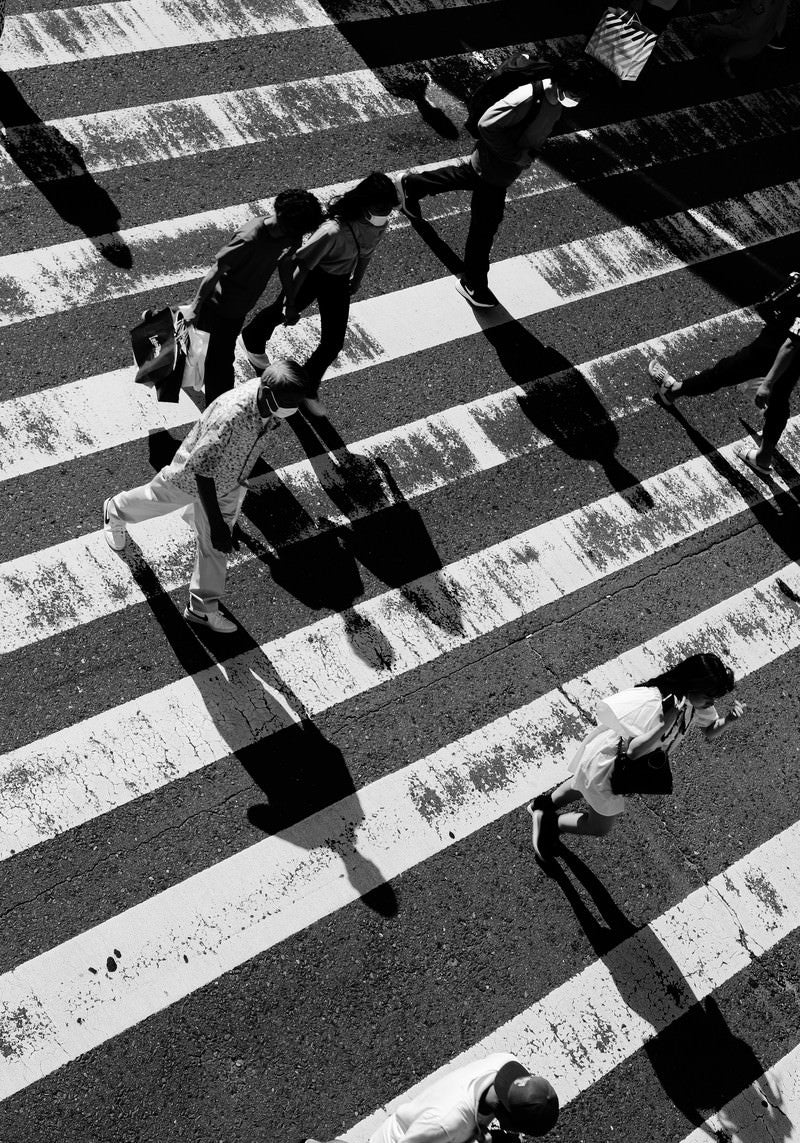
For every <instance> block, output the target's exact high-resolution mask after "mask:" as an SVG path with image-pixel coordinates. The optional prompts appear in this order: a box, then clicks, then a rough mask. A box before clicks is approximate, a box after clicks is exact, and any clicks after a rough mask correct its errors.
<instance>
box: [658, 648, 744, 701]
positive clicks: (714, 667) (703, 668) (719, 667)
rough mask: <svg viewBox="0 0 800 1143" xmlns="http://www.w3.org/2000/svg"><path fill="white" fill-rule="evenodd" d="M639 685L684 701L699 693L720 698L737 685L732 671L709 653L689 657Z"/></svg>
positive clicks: (716, 656)
mask: <svg viewBox="0 0 800 1143" xmlns="http://www.w3.org/2000/svg"><path fill="white" fill-rule="evenodd" d="M638 685H639V686H640V687H658V689H659V690H660V691H661V694H662V696H666V695H675V696H676V698H684V697H685V696H686V695H687V694H688V693H689V692H690V691H700V692H701V694H705V695H710V696H711V697H712V698H721V697H722V695H726V694H728V693H729V692H730V691H732V690H733V688H734V686H735V685H736V683H735V680H734V677H733V671H732V670H731V669H730V667H728V666H726V665H725V663H723V661H722V659H720V657H719V655H714V654H712V653H708V654H700V655H689V656H688V658H686V659H682V660H681V661H680V663H676V664H675V666H674V667H670V668H669V670H667V671H663V672H662V673H661V674H660V675H656V676H655V678H652V679H647V681H646V682H644V683H639V684H638Z"/></svg>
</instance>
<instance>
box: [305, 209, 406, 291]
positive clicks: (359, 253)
mask: <svg viewBox="0 0 800 1143" xmlns="http://www.w3.org/2000/svg"><path fill="white" fill-rule="evenodd" d="M388 226H389V224H388V222H385V223H384V224H383V226H373V225H372V224H371V223H369V222H362V221H361V219H358V218H356V219H354V220H353V221H352V222H339V220H338V219H336V218H329V219H328V220H327V221H326V222H323V224H322V226H320V227H318V228H317V229H316V230H315V231H314V233H313V234H312V235H311V236H310V237H309V238H308V239H307V240H306V241H305V242H304V243H303V245H302V246H301V247H300V249H299V250H298V251H297V253H296V254H295V261H296V262H297V264H298V266H302V267H303V269H304V270H313V269H314V268H315V267H316V266H318V267H319V268H320V270H324V271H325V273H326V274H334V275H336V276H337V277H339V276H341V277H347V278H349V277H351V276H352V275H353V274H354V273H355V271H356V267H357V266H358V264H359V263H362V265H363V263H365V262H368V261H369V259H370V258H371V257H372V255H373V254H374V253H375V251H376V249H377V247H378V243H379V242H380V240H381V239H382V238H383V236H384V234H385V233H386V230H387V229H388Z"/></svg>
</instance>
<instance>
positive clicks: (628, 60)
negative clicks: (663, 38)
mask: <svg viewBox="0 0 800 1143" xmlns="http://www.w3.org/2000/svg"><path fill="white" fill-rule="evenodd" d="M657 38H658V37H657V36H656V34H655V32H651V31H650V29H649V28H646V27H645V26H644V24H643V23H642V22H641V20H640V19H639V17H638V16H637V15H636V14H635V13H634V12H628V11H626V9H625V8H606V10H605V12H604V13H603V15H602V16H601V17H600V22H599V24H598V25H597V27H596V28H595V30H594V31H593V32H592V35H591V37H590V38H589V42H588V44H587V45H586V49H585V50H586V54H587V55H590V56H592V58H593V59H596V60H597V62H598V63H601V64H602V65H603V67H606V68H608V70H609V71H611V72H613V73H614V75H616V76H617V77H618V78H619V79H625V80H633V79H636V78H637V77H638V76H639V74H640V72H641V70H642V68H643V67H644V65H645V64H646V63H647V61H648V59H649V58H650V53H651V52H652V50H653V48H654V47H655V44H656V39H657Z"/></svg>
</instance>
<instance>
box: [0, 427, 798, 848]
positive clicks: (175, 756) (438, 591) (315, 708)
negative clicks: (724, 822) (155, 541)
mask: <svg viewBox="0 0 800 1143" xmlns="http://www.w3.org/2000/svg"><path fill="white" fill-rule="evenodd" d="M786 440H787V445H788V446H791V448H790V449H789V452H788V453H787V455H788V456H789V459H790V462H791V463H793V464H795V466H797V465H798V464H800V418H795V420H794V421H793V422H791V424H790V428H789V430H788V431H787V438H786ZM748 472H749V470H748V469H746V468H745V467H744V466H743V465H742V463H741V461H739V460H738V459H736V458H734V446H730V445H729V446H727V447H726V448H724V449H722V450H720V453H719V454H718V458H717V460H716V463H715V465H712V464H710V463H709V461H708V460H707V459H706V458H705V457H698V458H696V459H694V460H692V461H690V462H688V463H687V464H684V465H681V466H678V467H676V468H674V469H671V470H669V471H668V472H666V473H662V474H661V475H659V476H656V477H654V478H652V479H651V480H649V481H646V482H645V483H644V484H643V485H642V486H641V491H640V492H638V493H636V494H635V495H633V496H622V495H620V494H614V495H612V496H608V497H605V498H604V499H603V500H600V501H597V502H595V503H594V504H590V505H588V506H585V507H582V508H579V509H577V510H575V511H574V512H571V513H568V514H567V515H565V516H563V517H560V518H559V519H557V520H555V521H553V522H548V523H546V524H543V525H540V526H539V527H537V528H533V529H531V530H530V531H528V532H524V533H521V534H520V535H518V536H515V537H513V538H512V539H511V540H507V541H503V542H502V543H500V544H497V545H495V546H494V547H493V548H488V549H486V550H484V551H483V552H478V553H476V554H475V555H472V556H469V557H467V558H466V559H464V560H460V561H458V562H457V563H454V564H451V565H449V566H448V567H446V568H445V569H444V570H443V571H442V572H440V573H436V574H434V575H429V576H425V577H423V578H422V579H420V580H417V581H415V582H413V583H411V584H407V585H406V586H405V587H403V588H400V589H397V590H393V591H388V592H385V593H384V594H382V595H379V596H377V597H375V598H373V599H371V600H368V601H367V602H365V603H363V604H361V605H360V606H358V607H355V608H352V609H350V611H348V612H346V613H343V614H334V615H332V616H329V617H328V618H325V619H322V620H319V621H318V622H316V623H313V624H311V625H310V626H307V627H303V628H301V629H299V630H297V631H294V632H291V633H289V634H288V635H284V636H281V637H279V638H277V639H275V640H273V641H271V642H269V643H266V644H264V645H263V646H262V647H260V648H257V649H255V650H253V651H248V652H246V653H245V654H243V655H240V656H237V657H235V658H233V659H231V660H228V661H227V662H226V663H225V665H224V666H221V665H220V666H217V667H213V668H207V669H205V670H203V671H200V672H198V673H197V674H195V675H193V676H190V677H187V678H183V679H180V680H178V681H177V682H174V683H171V684H169V685H168V686H166V687H163V688H161V689H160V690H157V691H154V692H151V693H150V694H147V695H144V696H142V697H141V698H138V699H133V700H131V701H130V702H128V703H125V704H123V705H121V706H119V707H116V708H114V709H112V710H110V711H106V712H103V713H101V714H99V715H96V716H94V717H92V718H89V719H87V720H85V721H84V722H81V723H78V724H76V725H74V726H72V727H69V728H67V729H65V730H61V731H58V732H56V733H54V734H52V735H50V736H48V737H47V738H43V739H39V740H37V741H35V742H33V743H32V744H29V745H26V746H22V747H19V748H18V749H16V750H14V751H12V752H10V753H8V754H6V755H5V756H4V758H3V759H2V762H1V763H0V782H2V786H3V789H4V800H3V803H2V806H0V843H1V844H2V850H0V853H1V854H2V856H3V857H7V856H10V855H11V854H13V853H14V852H19V851H20V850H21V849H23V848H28V847H31V846H33V845H37V844H40V843H41V842H42V841H46V840H47V839H49V838H51V837H53V836H55V835H56V834H58V833H61V832H64V831H66V830H68V829H71V828H74V827H76V826H78V825H80V824H82V823H83V822H86V821H88V820H91V819H92V818H94V817H97V816H99V815H101V814H103V813H107V812H110V811H111V810H113V809H115V808H117V807H118V806H120V805H123V804H125V803H127V802H129V801H131V800H133V799H134V798H136V797H139V796H142V795H143V794H145V793H149V792H152V791H154V790H156V789H159V788H160V787H162V786H164V785H167V784H168V783H170V782H172V781H175V780H177V779H178V778H180V777H182V776H184V775H186V774H189V773H192V772H194V771H196V770H198V769H201V768H202V767H203V766H205V765H208V764H210V763H212V762H214V761H217V760H218V759H220V758H224V757H225V756H226V755H227V754H229V753H232V752H235V751H237V750H241V749H243V748H244V747H245V746H247V745H249V744H251V743H253V742H258V741H260V740H263V739H264V738H266V737H268V736H269V735H270V734H271V733H273V732H275V731H277V730H279V729H281V728H282V727H283V726H286V725H288V724H289V723H290V721H292V720H296V719H297V718H298V717H300V716H305V717H313V716H314V715H317V714H320V713H321V712H323V711H326V710H330V709H331V708H332V707H334V706H336V705H338V704H340V703H343V702H346V701H347V700H349V699H352V698H355V697H356V696H358V695H361V694H364V693H366V692H368V691H370V690H373V689H375V688H378V687H380V686H382V685H383V684H385V683H387V682H390V681H392V680H394V679H397V678H399V677H401V676H402V675H403V674H406V673H408V672H410V671H412V670H415V669H418V668H419V667H421V666H424V665H425V664H427V663H431V662H434V661H435V660H436V659H438V658H439V657H440V656H442V655H445V654H448V653H451V652H453V651H455V650H457V649H459V648H462V647H464V646H466V645H467V644H469V643H470V642H471V641H472V640H474V639H477V638H480V637H481V636H485V635H488V634H490V633H492V632H494V631H497V630H499V629H500V628H501V627H503V626H505V625H506V624H508V623H511V622H513V621H514V620H516V619H519V618H521V617H523V616H525V615H528V614H531V613H532V612H533V611H535V610H537V609H538V608H541V607H544V606H546V605H547V604H549V603H553V602H555V601H556V600H559V599H562V598H563V597H564V596H566V595H569V594H571V593H574V592H576V591H579V590H581V589H582V588H585V587H587V586H589V585H590V584H592V583H596V582H598V581H599V580H601V579H602V578H604V577H605V576H607V575H610V574H612V573H613V572H615V571H619V570H621V569H624V568H626V567H631V566H633V565H635V564H636V563H637V562H638V561H640V560H642V559H646V558H648V557H649V556H652V555H653V554H655V553H656V552H659V551H664V550H665V549H668V548H669V547H671V546H672V545H674V544H676V543H678V542H680V540H682V539H686V538H688V537H690V536H692V535H697V534H699V533H702V532H703V531H704V530H705V529H707V528H709V527H712V526H714V525H715V524H719V523H721V522H723V521H724V520H726V519H729V518H730V517H731V516H733V515H735V514H736V513H737V512H740V511H742V510H743V508H744V507H745V505H746V504H750V503H759V502H763V501H764V497H763V494H761V493H760V492H756V491H754V490H753V489H752V486H751V485H749V483H747V480H746V478H747V473H748ZM742 484H744V485H745V487H747V488H749V489H750V491H749V492H748V493H747V495H746V497H745V496H743V495H742V493H741V492H740V491H739V487H741V485H742ZM159 523H160V522H159ZM122 566H124V565H121V564H119V561H118V560H117V558H116V557H115V556H114V554H113V553H111V552H110V550H109V549H108V548H107V546H106V545H105V542H104V540H103V539H102V538H101V537H99V536H98V537H97V539H96V544H95V549H93V550H92V551H91V552H90V553H88V554H85V555H82V556H81V557H80V558H79V559H77V560H76V562H75V568H74V571H71V572H69V573H67V572H66V571H65V570H64V569H65V567H66V565H65V564H64V565H62V566H61V567H60V568H59V566H58V565H54V568H53V570H52V571H51V573H50V578H51V580H54V581H56V583H57V586H60V585H58V580H59V579H60V580H61V581H62V584H63V583H67V582H69V583H70V584H71V586H70V588H69V591H68V592H67V593H65V595H70V594H71V593H73V592H75V593H77V592H82V593H83V598H82V599H81V600H80V605H81V606H83V607H87V606H88V607H93V608H94V610H95V612H96V604H97V601H98V600H99V599H101V598H102V597H103V593H105V599H106V600H107V601H108V602H107V606H109V607H115V606H119V605H120V601H122V600H124V601H126V602H134V601H135V598H136V597H135V595H134V592H136V593H137V594H138V587H136V585H135V582H134V581H133V580H132V579H131V581H130V583H129V585H124V586H116V585H115V584H113V582H112V577H113V574H114V570H115V567H117V568H120V569H121V567H122ZM92 572H94V573H95V576H94V578H93V577H92ZM98 572H99V574H98ZM48 582H49V581H48V578H47V576H45V575H43V574H41V573H38V574H36V575H34V574H33V573H32V572H28V573H27V574H24V573H22V572H19V573H18V574H17V576H16V578H15V579H14V580H13V581H12V583H11V587H12V591H13V589H16V590H18V591H19V590H21V585H22V584H26V583H30V584H31V585H32V590H33V591H34V592H35V593H36V594H37V599H38V597H39V593H41V592H43V591H44V590H46V589H47V586H48ZM7 583H8V580H7ZM112 586H114V587H115V588H116V591H117V595H116V596H114V595H112V594H111V590H112ZM12 603H13V597H12V599H11V600H10V601H9V602H8V603H5V604H4V605H3V608H4V611H5V613H6V614H8V613H9V611H10V608H11V606H12ZM58 606H60V601H59V604H58ZM58 606H56V607H54V606H53V602H52V600H48V603H47V612H46V617H47V618H48V619H49V618H50V617H51V616H53V615H57V614H58ZM650 673H653V672H650ZM642 677H648V676H647V675H644V676H642Z"/></svg>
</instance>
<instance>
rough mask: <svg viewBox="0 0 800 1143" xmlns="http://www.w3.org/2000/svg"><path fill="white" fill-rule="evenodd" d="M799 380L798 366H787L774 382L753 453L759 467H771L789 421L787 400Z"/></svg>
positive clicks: (799, 371)
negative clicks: (759, 441) (758, 439)
mask: <svg viewBox="0 0 800 1143" xmlns="http://www.w3.org/2000/svg"><path fill="white" fill-rule="evenodd" d="M798 381H800V368H799V367H798V366H797V365H793V366H789V367H788V368H787V370H786V372H785V373H784V374H783V375H782V376H781V377H779V378H778V380H777V381H776V382H775V384H774V386H773V388H772V392H771V393H770V395H769V400H768V401H767V407H766V410H765V411H764V428H763V430H762V433H761V446H760V448H759V449H758V452H757V453H756V455H755V458H754V459H755V463H756V464H757V465H758V466H759V467H760V468H764V469H767V468H771V467H772V462H773V460H774V458H775V450H776V448H777V447H778V442H779V441H780V439H781V437H782V436H783V432H784V429H785V428H786V425H787V423H788V421H789V413H790V411H791V410H790V405H789V401H790V398H791V395H792V392H793V391H794V388H795V386H796V385H797V382H798Z"/></svg>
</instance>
